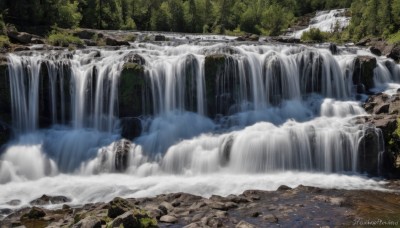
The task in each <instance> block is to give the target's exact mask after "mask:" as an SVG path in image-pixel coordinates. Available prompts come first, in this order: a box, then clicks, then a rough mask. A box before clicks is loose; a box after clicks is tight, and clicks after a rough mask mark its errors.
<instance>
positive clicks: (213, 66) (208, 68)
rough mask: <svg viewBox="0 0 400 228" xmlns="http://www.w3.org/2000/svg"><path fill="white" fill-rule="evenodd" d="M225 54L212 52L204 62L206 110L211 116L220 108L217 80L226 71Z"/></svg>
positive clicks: (219, 110)
mask: <svg viewBox="0 0 400 228" xmlns="http://www.w3.org/2000/svg"><path fill="white" fill-rule="evenodd" d="M226 59H227V56H226V55H223V54H214V55H209V56H206V58H205V63H204V71H205V72H204V76H205V84H206V91H207V92H206V97H207V111H208V116H209V117H211V118H213V117H215V115H216V114H218V113H220V112H221V111H222V110H221V96H220V95H221V94H218V92H219V90H220V88H218V87H219V86H221V85H219V84H218V82H219V80H220V79H222V78H223V77H224V75H225V73H226V69H225V64H226Z"/></svg>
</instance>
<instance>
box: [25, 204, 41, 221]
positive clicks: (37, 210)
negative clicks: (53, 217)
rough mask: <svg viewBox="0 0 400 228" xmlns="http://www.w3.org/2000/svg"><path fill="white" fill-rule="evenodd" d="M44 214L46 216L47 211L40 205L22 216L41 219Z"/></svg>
mask: <svg viewBox="0 0 400 228" xmlns="http://www.w3.org/2000/svg"><path fill="white" fill-rule="evenodd" d="M44 216H46V213H45V212H44V210H43V209H41V208H39V207H32V208H31V210H30V211H29V212H28V213H26V214H24V215H22V217H21V218H25V219H41V218H43V217H44Z"/></svg>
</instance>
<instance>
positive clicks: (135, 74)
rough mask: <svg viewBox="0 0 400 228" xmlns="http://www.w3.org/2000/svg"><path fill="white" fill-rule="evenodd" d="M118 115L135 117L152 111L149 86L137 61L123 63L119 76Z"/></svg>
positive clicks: (142, 68)
mask: <svg viewBox="0 0 400 228" xmlns="http://www.w3.org/2000/svg"><path fill="white" fill-rule="evenodd" d="M118 102H119V103H118V105H119V116H120V117H121V118H122V117H137V116H141V115H145V114H151V113H152V108H153V105H152V99H151V87H150V83H149V82H148V79H147V78H146V76H145V73H144V67H143V66H142V65H139V64H138V63H132V62H128V63H125V65H124V69H123V70H122V72H121V75H120V78H119V88H118Z"/></svg>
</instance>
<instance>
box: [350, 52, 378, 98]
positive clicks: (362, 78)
mask: <svg viewBox="0 0 400 228" xmlns="http://www.w3.org/2000/svg"><path fill="white" fill-rule="evenodd" d="M376 66H377V61H376V58H375V57H371V56H358V57H357V58H356V59H355V61H354V71H353V84H354V85H358V86H360V85H363V86H364V87H365V89H366V91H357V92H359V93H360V92H367V91H368V90H369V89H371V88H373V87H374V69H375V68H376Z"/></svg>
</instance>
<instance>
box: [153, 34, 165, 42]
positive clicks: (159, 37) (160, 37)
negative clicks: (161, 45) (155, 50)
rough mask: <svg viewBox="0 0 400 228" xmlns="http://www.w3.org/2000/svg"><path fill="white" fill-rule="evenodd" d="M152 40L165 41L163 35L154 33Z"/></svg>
mask: <svg viewBox="0 0 400 228" xmlns="http://www.w3.org/2000/svg"><path fill="white" fill-rule="evenodd" d="M154 41H166V38H165V36H163V35H155V36H154Z"/></svg>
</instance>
